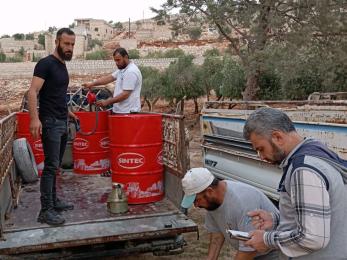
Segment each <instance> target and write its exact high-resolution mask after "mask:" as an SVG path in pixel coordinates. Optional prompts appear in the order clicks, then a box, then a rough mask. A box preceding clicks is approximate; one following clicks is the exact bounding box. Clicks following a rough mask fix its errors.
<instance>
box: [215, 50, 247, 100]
mask: <svg viewBox="0 0 347 260" xmlns="http://www.w3.org/2000/svg"><path fill="white" fill-rule="evenodd" d="M222 75H223V78H222V84H221V87H220V90H219V91H220V94H221V95H222V96H223V97H229V98H230V99H239V98H241V97H242V90H243V89H244V86H245V84H246V79H245V78H246V77H245V72H244V70H243V68H242V67H241V66H240V64H239V63H238V62H236V61H235V60H234V59H233V58H232V57H231V56H225V57H224V58H223V67H222ZM216 92H218V90H216Z"/></svg>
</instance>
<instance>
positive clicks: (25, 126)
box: [16, 112, 45, 176]
mask: <svg viewBox="0 0 347 260" xmlns="http://www.w3.org/2000/svg"><path fill="white" fill-rule="evenodd" d="M16 116H17V138H23V137H24V138H26V139H27V141H28V142H29V144H30V147H31V150H32V151H33V153H34V157H35V162H36V166H37V170H38V173H39V176H41V174H42V171H43V166H44V161H45V155H44V153H43V147H42V142H41V138H39V139H37V140H34V138H33V137H32V135H31V134H30V129H29V125H30V116H29V113H28V112H18V113H17V114H16Z"/></svg>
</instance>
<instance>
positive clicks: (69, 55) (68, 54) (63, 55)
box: [57, 44, 73, 61]
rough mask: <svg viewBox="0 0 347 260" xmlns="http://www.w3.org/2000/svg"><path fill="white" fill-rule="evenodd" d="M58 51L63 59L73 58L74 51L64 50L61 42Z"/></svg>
mask: <svg viewBox="0 0 347 260" xmlns="http://www.w3.org/2000/svg"><path fill="white" fill-rule="evenodd" d="M57 52H58V55H59V57H60V58H61V59H62V60H67V61H69V60H71V59H72V54H73V53H72V51H67V52H64V51H63V48H61V47H60V44H59V45H58V47H57Z"/></svg>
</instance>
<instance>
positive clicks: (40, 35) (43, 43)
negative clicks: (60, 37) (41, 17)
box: [38, 34, 45, 47]
mask: <svg viewBox="0 0 347 260" xmlns="http://www.w3.org/2000/svg"><path fill="white" fill-rule="evenodd" d="M38 43H39V44H41V45H42V46H43V47H45V35H44V34H39V38H38Z"/></svg>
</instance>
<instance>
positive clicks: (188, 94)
mask: <svg viewBox="0 0 347 260" xmlns="http://www.w3.org/2000/svg"><path fill="white" fill-rule="evenodd" d="M203 93H204V90H203V88H202V84H201V77H200V73H199V69H198V68H197V66H196V65H194V64H193V56H191V55H186V56H181V57H179V58H178V60H177V61H175V62H172V63H171V64H170V66H169V67H168V68H167V69H166V71H165V73H164V86H163V95H164V98H165V99H167V100H170V101H172V100H176V101H177V100H182V99H183V98H184V97H185V98H186V99H190V98H197V97H200V96H201V95H203Z"/></svg>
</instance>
